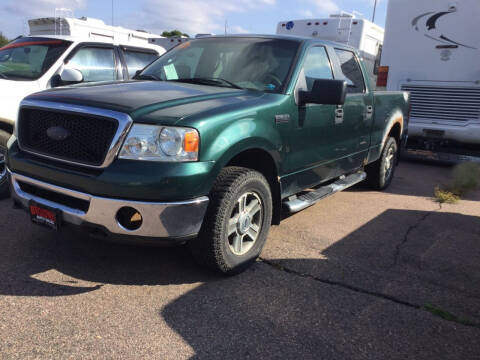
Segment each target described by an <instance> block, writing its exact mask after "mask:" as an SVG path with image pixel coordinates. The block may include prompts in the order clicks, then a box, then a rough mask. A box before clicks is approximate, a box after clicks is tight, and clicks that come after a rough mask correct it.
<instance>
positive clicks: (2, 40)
mask: <svg viewBox="0 0 480 360" xmlns="http://www.w3.org/2000/svg"><path fill="white" fill-rule="evenodd" d="M9 42H10V41H9V40H8V39H7V38H6V37H5V36H3V34H2V33H1V32H0V47H2V46H5V45H7V44H8V43H9Z"/></svg>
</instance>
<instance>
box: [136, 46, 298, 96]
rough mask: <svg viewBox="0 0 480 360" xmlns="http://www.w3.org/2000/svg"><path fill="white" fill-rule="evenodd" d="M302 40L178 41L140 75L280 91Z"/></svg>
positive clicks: (150, 77) (157, 78)
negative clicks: (179, 42) (176, 44)
mask: <svg viewBox="0 0 480 360" xmlns="http://www.w3.org/2000/svg"><path fill="white" fill-rule="evenodd" d="M299 44H300V43H299V42H298V41H294V40H283V39H265V38H242V37H226V38H206V39H197V40H192V41H189V42H185V43H183V44H180V45H178V46H177V47H175V48H174V49H172V50H171V51H169V52H167V53H166V54H165V55H163V56H161V57H160V58H159V59H158V60H157V61H155V62H154V63H152V64H151V65H150V66H148V67H147V68H146V69H145V70H144V71H143V72H142V73H141V74H139V75H138V76H137V78H140V79H155V80H162V81H179V82H190V83H201V84H205V85H212V86H224V87H232V88H248V89H254V90H260V91H267V92H273V93H280V92H282V91H283V89H284V87H285V82H286V81H287V77H288V74H289V71H290V68H291V67H292V64H293V61H294V59H295V55H296V53H297V50H298V47H299Z"/></svg>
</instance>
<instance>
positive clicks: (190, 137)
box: [183, 131, 200, 152]
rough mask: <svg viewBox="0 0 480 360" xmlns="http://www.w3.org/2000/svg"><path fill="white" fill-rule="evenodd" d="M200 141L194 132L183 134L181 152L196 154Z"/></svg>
mask: <svg viewBox="0 0 480 360" xmlns="http://www.w3.org/2000/svg"><path fill="white" fill-rule="evenodd" d="M199 142H200V139H199V137H198V133H197V132H196V131H190V132H187V133H185V140H184V142H183V150H185V152H198V148H199Z"/></svg>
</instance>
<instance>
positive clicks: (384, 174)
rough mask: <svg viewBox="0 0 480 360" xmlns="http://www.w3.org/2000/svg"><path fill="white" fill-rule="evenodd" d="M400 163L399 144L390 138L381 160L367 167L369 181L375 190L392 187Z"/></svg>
mask: <svg viewBox="0 0 480 360" xmlns="http://www.w3.org/2000/svg"><path fill="white" fill-rule="evenodd" d="M397 162H398V144H397V141H396V140H395V139H394V138H393V137H389V138H388V139H387V141H386V143H385V146H384V147H383V151H382V155H381V156H380V159H378V160H377V161H375V162H374V163H372V164H369V165H367V167H366V168H365V171H366V172H367V181H368V183H369V184H370V186H372V187H373V188H374V189H377V190H385V189H386V188H387V187H388V186H390V184H391V182H392V179H393V174H394V173H395V168H396V166H397Z"/></svg>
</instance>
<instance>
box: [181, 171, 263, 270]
mask: <svg viewBox="0 0 480 360" xmlns="http://www.w3.org/2000/svg"><path fill="white" fill-rule="evenodd" d="M244 196H246V197H245V202H244V205H243V208H244V209H245V211H244V212H240V206H241V204H239V202H238V201H239V199H243V197H244ZM249 196H250V198H249ZM248 201H250V202H248ZM256 202H258V203H259V205H260V210H258V212H257V213H255V215H254V217H253V218H252V219H251V220H250V222H249V221H248V219H246V220H245V221H243V222H242V221H241V220H239V221H238V222H237V223H236V224H237V226H235V227H234V228H235V229H236V230H235V232H234V233H232V234H231V235H228V233H229V230H228V224H229V223H234V222H235V221H233V220H234V218H236V216H233V215H234V214H237V210H238V215H239V216H238V218H239V219H240V218H241V216H240V215H241V214H247V215H248V216H246V217H247V218H248V217H250V215H249V213H248V211H247V210H248V209H250V208H251V212H253V211H254V210H256V208H257V206H256ZM249 204H250V205H251V206H248V205H249ZM245 205H247V206H245ZM254 208H255V209H254ZM271 221H272V194H271V191H270V186H269V184H268V181H267V180H266V179H265V177H264V176H263V175H262V174H260V173H259V172H257V171H254V170H250V169H246V168H242V167H226V168H224V169H223V170H222V171H221V172H220V174H219V175H218V177H217V180H216V182H215V185H214V186H213V189H212V191H211V193H210V203H209V206H208V209H207V213H206V215H205V219H204V221H203V225H202V229H201V230H200V234H199V236H198V238H196V239H194V240H191V241H190V242H189V247H190V250H191V252H192V254H193V256H194V258H195V259H196V261H197V262H198V263H199V264H200V265H202V266H206V267H208V268H210V269H213V270H215V271H217V272H220V273H222V274H225V275H235V274H238V273H240V272H242V271H244V270H245V269H247V268H248V267H249V266H250V265H251V264H253V263H254V262H255V261H256V259H257V258H258V256H259V255H260V253H261V251H262V249H263V246H264V245H265V242H266V240H267V235H268V231H269V230H270V225H271ZM258 224H260V225H259V226H257V225H258ZM244 225H248V226H249V227H248V229H249V230H250V226H253V225H254V226H255V227H256V228H257V229H259V230H258V231H257V232H256V234H257V237H256V240H255V241H250V239H252V238H251V237H250V233H248V234H247V233H245V234H244V235H243V237H242V240H240V243H241V244H246V245H245V248H244V249H248V246H250V248H249V249H248V250H247V252H246V253H241V251H242V246H243V245H240V246H239V247H235V244H238V242H236V239H237V236H242V235H240V232H241V231H243V230H245V229H244V227H242V226H244ZM230 229H232V227H230ZM232 237H233V240H232ZM243 239H245V243H244V240H243ZM232 241H233V244H232V243H231V242H232ZM235 250H239V254H235V252H234V251H235Z"/></svg>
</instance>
